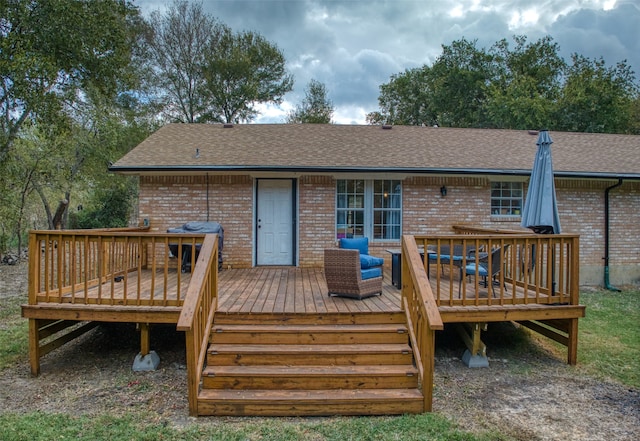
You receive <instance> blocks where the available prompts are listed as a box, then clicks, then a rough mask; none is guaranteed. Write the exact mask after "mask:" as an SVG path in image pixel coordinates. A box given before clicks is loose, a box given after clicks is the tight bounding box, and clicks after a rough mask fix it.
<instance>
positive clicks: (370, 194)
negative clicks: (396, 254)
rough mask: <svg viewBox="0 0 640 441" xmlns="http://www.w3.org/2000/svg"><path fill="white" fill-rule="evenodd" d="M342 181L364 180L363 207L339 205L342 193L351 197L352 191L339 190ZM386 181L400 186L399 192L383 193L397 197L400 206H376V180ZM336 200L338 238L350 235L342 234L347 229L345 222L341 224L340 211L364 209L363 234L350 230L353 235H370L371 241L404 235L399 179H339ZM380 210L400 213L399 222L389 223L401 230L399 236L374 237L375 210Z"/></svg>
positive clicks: (396, 238) (382, 240)
mask: <svg viewBox="0 0 640 441" xmlns="http://www.w3.org/2000/svg"><path fill="white" fill-rule="evenodd" d="M341 181H343V182H344V181H352V182H353V181H362V182H364V193H363V207H362V208H360V207H352V208H342V207H339V206H338V203H339V201H338V199H339V198H340V196H341V195H347V197H349V195H350V193H339V192H338V187H339V186H340V182H341ZM381 181H382V182H384V183H389V182H391V183H396V184H397V186H399V192H398V193H393V194H391V195H387V192H384V193H383V194H385V196H383V197H396V198H397V200H398V203H399V207H394V208H391V207H381V208H380V207H378V208H376V207H374V198H375V191H374V190H375V183H376V182H381ZM335 194H336V200H335V205H334V206H335V210H336V211H335V214H336V217H335V228H336V231H335V235H334V237H336V238H340V237H348V236H342V235H341V234H345V233H346V230H345V228H344V226H342V225H343V224H341V223H340V222H339V221H340V215H339V212H341V211H349V210H362V212H363V218H364V221H363V225H362V234H358V233H355V232H350V233H349V234H353V237H368V238H369V241H371V242H389V241H394V242H395V241H399V240H400V238H401V237H402V181H401V180H399V179H338V180H337V182H336V192H335ZM380 211H387V212H396V213H397V214H398V221H397V223H390V224H389V223H388V224H387V227H388V228H389V227H393V226H394V225H396V226H397V227H398V228H399V230H398V237H393V238H374V230H375V227H374V218H375V215H374V212H380ZM348 225H351V224H346V225H345V226H346V227H348Z"/></svg>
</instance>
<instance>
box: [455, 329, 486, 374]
mask: <svg viewBox="0 0 640 441" xmlns="http://www.w3.org/2000/svg"><path fill="white" fill-rule="evenodd" d="M456 330H457V331H458V334H460V337H462V340H464V343H465V344H466V345H467V350H465V351H464V354H463V355H462V361H463V362H464V364H466V365H467V366H468V367H488V366H489V360H488V359H487V346H486V345H485V344H484V343H483V341H482V340H481V339H480V337H481V332H482V331H486V330H487V324H486V323H464V324H460V323H459V324H457V325H456Z"/></svg>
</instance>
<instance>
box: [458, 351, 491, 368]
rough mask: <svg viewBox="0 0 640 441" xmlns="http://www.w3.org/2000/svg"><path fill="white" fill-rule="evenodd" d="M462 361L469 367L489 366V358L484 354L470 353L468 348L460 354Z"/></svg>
mask: <svg viewBox="0 0 640 441" xmlns="http://www.w3.org/2000/svg"><path fill="white" fill-rule="evenodd" d="M462 362H463V363H464V364H466V365H467V367H470V368H482V367H489V359H488V358H487V357H486V355H471V351H469V349H467V350H465V351H464V354H462Z"/></svg>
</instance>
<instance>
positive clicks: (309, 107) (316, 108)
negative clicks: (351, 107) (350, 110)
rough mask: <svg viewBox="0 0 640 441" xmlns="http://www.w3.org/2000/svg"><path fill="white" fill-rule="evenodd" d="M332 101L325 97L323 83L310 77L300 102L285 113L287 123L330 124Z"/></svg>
mask: <svg viewBox="0 0 640 441" xmlns="http://www.w3.org/2000/svg"><path fill="white" fill-rule="evenodd" d="M333 112H334V107H333V103H332V102H331V100H329V98H328V97H327V88H326V86H325V85H324V83H321V82H320V81H317V80H314V79H312V80H311V81H309V84H308V85H307V87H306V88H305V97H304V99H303V100H302V104H299V105H297V106H296V108H295V109H294V110H292V111H291V112H289V114H288V115H287V119H286V122H287V123H289V124H330V123H331V118H333Z"/></svg>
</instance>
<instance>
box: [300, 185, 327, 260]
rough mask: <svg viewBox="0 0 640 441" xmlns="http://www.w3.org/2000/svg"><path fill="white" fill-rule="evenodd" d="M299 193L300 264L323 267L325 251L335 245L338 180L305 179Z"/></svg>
mask: <svg viewBox="0 0 640 441" xmlns="http://www.w3.org/2000/svg"><path fill="white" fill-rule="evenodd" d="M298 191H299V198H298V201H299V209H298V213H299V217H298V225H299V229H298V231H299V234H300V237H299V250H300V251H299V254H300V255H299V262H300V266H302V267H309V266H318V265H322V259H323V250H324V249H325V248H331V247H334V246H335V239H334V236H333V235H334V232H335V198H336V181H335V180H334V179H333V178H331V177H330V176H302V177H301V178H300V180H299V185H298Z"/></svg>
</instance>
